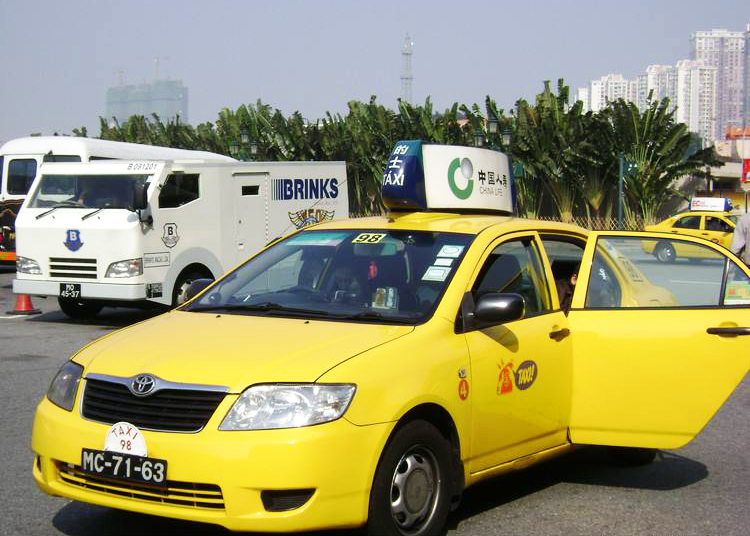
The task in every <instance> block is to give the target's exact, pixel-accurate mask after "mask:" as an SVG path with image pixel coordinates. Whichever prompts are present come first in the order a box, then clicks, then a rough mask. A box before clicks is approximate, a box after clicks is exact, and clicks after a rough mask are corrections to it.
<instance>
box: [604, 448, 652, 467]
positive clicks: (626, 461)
mask: <svg viewBox="0 0 750 536" xmlns="http://www.w3.org/2000/svg"><path fill="white" fill-rule="evenodd" d="M656 452H657V450H656V449H647V448H640V447H609V449H608V453H609V456H610V458H611V459H612V461H613V462H614V463H615V464H616V465H622V466H626V467H636V466H638V465H648V464H649V463H651V462H653V461H654V458H656Z"/></svg>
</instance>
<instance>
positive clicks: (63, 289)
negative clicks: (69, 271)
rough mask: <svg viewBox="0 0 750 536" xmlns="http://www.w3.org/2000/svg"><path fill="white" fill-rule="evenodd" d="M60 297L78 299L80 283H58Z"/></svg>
mask: <svg viewBox="0 0 750 536" xmlns="http://www.w3.org/2000/svg"><path fill="white" fill-rule="evenodd" d="M60 297H61V298H73V299H78V298H80V297H81V284H80V283H60Z"/></svg>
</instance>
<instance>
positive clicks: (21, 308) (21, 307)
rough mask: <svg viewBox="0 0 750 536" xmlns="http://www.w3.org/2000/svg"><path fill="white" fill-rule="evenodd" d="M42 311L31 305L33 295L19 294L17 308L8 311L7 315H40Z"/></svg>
mask: <svg viewBox="0 0 750 536" xmlns="http://www.w3.org/2000/svg"><path fill="white" fill-rule="evenodd" d="M41 312H42V311H40V310H39V309H34V306H33V305H31V296H29V295H28V294H19V295H18V296H17V297H16V308H15V309H14V310H12V311H6V313H5V314H6V315H38V314H40V313H41Z"/></svg>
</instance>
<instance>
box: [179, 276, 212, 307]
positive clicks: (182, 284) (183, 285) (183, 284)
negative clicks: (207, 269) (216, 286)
mask: <svg viewBox="0 0 750 536" xmlns="http://www.w3.org/2000/svg"><path fill="white" fill-rule="evenodd" d="M202 277H206V276H205V274H203V273H201V272H198V271H194V272H188V273H186V274H182V275H181V276H180V277H179V279H178V280H177V282H176V283H175V285H174V289H172V307H177V306H178V305H182V304H183V303H185V302H186V301H187V300H186V299H185V295H186V294H187V290H188V288H190V283H192V282H193V281H195V280H196V279H200V278H202ZM208 277H211V276H210V275H209V276H208Z"/></svg>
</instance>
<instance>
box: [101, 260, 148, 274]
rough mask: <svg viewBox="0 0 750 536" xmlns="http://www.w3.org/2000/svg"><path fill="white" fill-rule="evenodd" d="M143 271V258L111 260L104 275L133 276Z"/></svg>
mask: <svg viewBox="0 0 750 536" xmlns="http://www.w3.org/2000/svg"><path fill="white" fill-rule="evenodd" d="M142 273H143V260H142V259H140V258H138V259H128V260H125V261H117V262H113V263H112V264H110V265H109V268H107V273H106V274H104V277H135V276H137V275H141V274H142Z"/></svg>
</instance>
